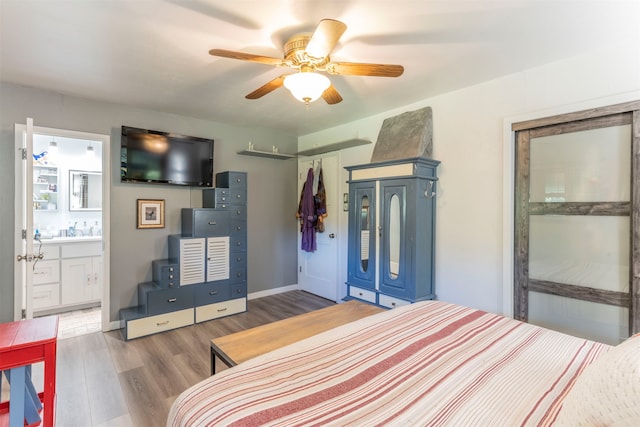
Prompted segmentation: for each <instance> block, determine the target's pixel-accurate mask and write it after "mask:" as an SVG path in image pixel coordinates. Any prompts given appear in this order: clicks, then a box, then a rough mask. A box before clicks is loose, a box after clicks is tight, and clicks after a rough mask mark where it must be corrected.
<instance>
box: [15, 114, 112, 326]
mask: <svg viewBox="0 0 640 427" xmlns="http://www.w3.org/2000/svg"><path fill="white" fill-rule="evenodd" d="M14 127H15V135H14V138H15V140H14V143H15V147H16V150H15V151H16V156H19V153H20V150H19V149H20V148H21V147H22V137H23V135H24V133H26V131H27V125H24V124H20V123H16V124H15V126H14ZM32 130H33V133H34V134H40V135H42V134H44V135H51V136H54V137H66V138H74V139H85V140H93V141H100V142H101V145H102V189H103V191H102V262H103V268H102V270H103V271H102V281H103V282H102V300H101V317H102V322H101V323H102V331H103V332H107V331H109V330H111V322H110V312H111V304H110V302H111V301H110V298H109V295H110V276H109V273H110V252H111V251H110V247H111V243H110V235H111V232H110V212H111V209H110V206H111V204H110V193H111V192H110V191H109V189H110V183H111V136H110V135H103V134H97V133H89V132H80V131H73V130H66V129H55V128H48V127H40V126H33V129H32ZM22 170H23V166H22V164H21V160H18V159H17V158H16V179H15V181H16V182H15V189H16V194H15V203H14V205H15V230H16V234H15V237H14V248H15V250H14V254H15V255H17V254H19V253H20V252H21V251H22V241H21V236H20V230H21V229H22V216H23V214H24V209H23V206H22V203H21V195H20V192H22V191H23V190H22V180H23V176H22V174H18V173H17V172H18V171H22ZM14 272H15V273H14V313H13V317H14V320H19V319H20V318H21V317H22V299H23V292H22V281H23V274H22V273H21V265H20V263H19V262H18V261H17V259H16V258H14Z"/></svg>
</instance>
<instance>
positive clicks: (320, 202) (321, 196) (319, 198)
mask: <svg viewBox="0 0 640 427" xmlns="http://www.w3.org/2000/svg"><path fill="white" fill-rule="evenodd" d="M313 202H314V203H313V205H314V211H315V216H316V225H315V229H316V231H317V232H318V233H323V232H324V219H325V218H326V217H327V215H328V214H327V192H326V190H325V188H324V179H323V176H322V160H320V173H318V190H317V192H316V194H315V195H314V196H313Z"/></svg>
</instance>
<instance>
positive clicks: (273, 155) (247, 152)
mask: <svg viewBox="0 0 640 427" xmlns="http://www.w3.org/2000/svg"><path fill="white" fill-rule="evenodd" d="M238 154H240V155H243V156H254V157H267V158H270V159H279V160H286V159H291V158H293V157H296V155H295V154H284V153H274V152H272V151H260V150H242V151H238Z"/></svg>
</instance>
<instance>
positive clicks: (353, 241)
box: [347, 181, 378, 290]
mask: <svg viewBox="0 0 640 427" xmlns="http://www.w3.org/2000/svg"><path fill="white" fill-rule="evenodd" d="M349 200H351V203H353V205H352V208H351V209H350V210H349V234H350V236H349V248H348V252H349V254H348V261H347V262H348V265H349V268H348V273H347V274H348V281H349V283H351V284H353V285H356V286H359V287H362V288H366V289H371V290H375V288H376V266H377V265H378V264H377V262H376V261H377V260H376V254H377V251H376V242H377V238H376V236H377V234H378V231H377V227H376V220H377V215H376V210H377V208H378V206H377V203H376V183H375V182H374V181H368V182H358V183H353V184H351V185H350V186H349Z"/></svg>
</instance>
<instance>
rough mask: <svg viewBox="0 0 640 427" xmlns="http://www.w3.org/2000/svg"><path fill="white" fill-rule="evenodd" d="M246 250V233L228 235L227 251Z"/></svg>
mask: <svg viewBox="0 0 640 427" xmlns="http://www.w3.org/2000/svg"><path fill="white" fill-rule="evenodd" d="M246 250H247V235H246V234H234V235H232V236H229V251H231V252H244V251H246Z"/></svg>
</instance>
